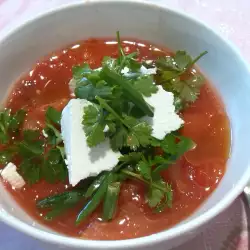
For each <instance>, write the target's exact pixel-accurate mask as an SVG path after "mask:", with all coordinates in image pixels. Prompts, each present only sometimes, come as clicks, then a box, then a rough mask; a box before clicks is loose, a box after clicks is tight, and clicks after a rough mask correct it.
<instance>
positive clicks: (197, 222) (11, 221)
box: [0, 0, 250, 249]
mask: <svg viewBox="0 0 250 250" xmlns="http://www.w3.org/2000/svg"><path fill="white" fill-rule="evenodd" d="M120 3H121V4H128V5H137V6H138V7H140V6H146V7H148V8H158V10H159V11H162V12H165V13H167V12H169V13H172V14H174V15H176V16H179V17H180V18H184V19H186V20H189V21H191V22H193V23H195V24H197V25H199V26H201V27H202V28H203V29H204V30H206V31H207V32H210V33H213V35H215V36H216V37H217V39H218V40H221V41H222V42H223V43H224V44H225V45H227V46H228V47H229V48H230V49H231V50H232V51H233V52H234V54H235V55H236V56H237V57H238V59H239V61H240V62H241V63H242V65H243V67H245V69H246V70H247V71H248V72H249V75H250V65H248V63H247V62H246V61H245V59H244V58H243V57H242V56H241V53H240V51H239V50H238V48H237V47H236V46H235V45H234V44H232V43H231V42H230V41H228V40H226V39H224V38H223V37H222V36H221V35H219V33H218V32H216V31H215V30H213V29H212V28H210V27H209V26H208V25H206V24H205V23H204V22H202V21H200V20H197V19H196V18H194V17H192V16H190V15H189V14H187V13H184V12H183V11H181V10H176V9H172V8H169V7H167V6H164V5H163V4H161V3H152V2H145V1H144V0H89V1H86V2H85V1H84V2H74V3H69V4H63V5H61V6H58V7H56V8H53V9H50V10H47V11H45V12H42V13H40V14H38V15H37V16H35V17H31V18H28V19H26V20H24V21H22V23H21V24H20V25H18V26H15V28H11V29H10V30H7V32H5V33H4V32H3V34H2V35H1V37H0V43H2V42H3V41H5V40H6V39H7V38H8V37H9V36H11V35H13V34H14V33H16V32H17V31H18V30H21V29H22V28H23V27H24V26H28V25H29V24H31V23H32V22H37V21H39V20H41V19H43V18H46V16H49V15H53V14H55V13H57V12H60V11H62V10H65V9H70V8H75V7H77V6H82V5H85V6H88V7H89V6H90V7H91V6H95V5H97V4H102V5H109V4H120ZM249 179H250V165H248V166H247V170H246V172H245V175H243V176H242V178H241V179H240V180H239V181H238V183H237V184H236V185H235V187H234V189H233V190H232V192H230V193H228V194H227V195H225V196H224V197H223V198H222V199H221V200H220V202H218V203H217V204H216V205H215V206H214V207H213V209H209V210H208V211H206V212H204V213H203V214H202V215H199V216H198V217H197V218H194V219H192V220H191V221H189V222H187V223H185V224H182V225H176V226H175V227H174V228H170V229H168V230H166V231H162V232H158V233H156V234H152V235H149V236H144V237H140V238H133V239H126V240H117V241H114V240H105V241H100V240H84V239H77V238H73V237H69V236H66V235H65V236H64V235H62V234H61V235H59V234H54V233H50V232H45V231H43V230H41V229H38V228H35V227H34V226H32V225H29V224H26V223H24V222H22V221H20V220H19V219H17V218H16V217H14V216H12V215H11V214H8V213H7V212H5V211H4V212H3V211H0V219H1V220H2V221H3V222H4V223H6V224H7V225H9V226H11V227H13V228H15V229H17V230H19V231H21V232H24V233H25V234H27V235H30V236H32V237H34V238H36V239H39V240H41V241H45V242H48V243H52V244H58V245H65V246H69V247H75V248H80V247H87V248H89V249H91V248H92V249H104V248H105V249H107V248H111V249H119V248H120V247H121V246H122V248H130V247H145V246H150V245H153V244H157V243H160V242H163V241H167V240H170V239H173V238H175V237H177V236H180V235H182V234H186V233H190V232H192V231H193V230H195V229H197V228H199V227H200V226H202V225H203V224H205V223H206V222H208V221H209V220H211V219H212V218H214V217H215V216H216V215H218V214H219V213H220V212H222V211H223V210H224V209H226V208H227V207H228V206H229V205H230V204H231V203H232V202H233V201H234V200H235V199H236V198H237V196H238V195H240V193H241V192H242V191H243V189H244V187H245V185H246V184H247V182H248V180H249ZM6 213H7V216H6ZM190 230H192V231H190Z"/></svg>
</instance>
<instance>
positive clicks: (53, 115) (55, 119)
mask: <svg viewBox="0 0 250 250" xmlns="http://www.w3.org/2000/svg"><path fill="white" fill-rule="evenodd" d="M61 116H62V112H60V111H57V110H56V109H54V108H53V107H48V109H47V111H46V114H45V117H46V121H47V122H49V123H54V124H57V125H60V122H61Z"/></svg>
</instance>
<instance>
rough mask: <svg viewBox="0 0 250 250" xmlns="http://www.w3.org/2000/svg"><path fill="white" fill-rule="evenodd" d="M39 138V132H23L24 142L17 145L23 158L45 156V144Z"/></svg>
mask: <svg viewBox="0 0 250 250" xmlns="http://www.w3.org/2000/svg"><path fill="white" fill-rule="evenodd" d="M39 136H40V133H39V131H38V130H25V131H24V132H23V141H20V142H18V143H16V145H17V147H18V151H19V153H20V154H21V156H23V157H34V156H39V155H42V154H43V152H44V147H43V145H44V142H43V141H42V140H39V139H38V138H39Z"/></svg>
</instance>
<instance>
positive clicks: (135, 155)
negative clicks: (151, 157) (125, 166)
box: [119, 152, 142, 163]
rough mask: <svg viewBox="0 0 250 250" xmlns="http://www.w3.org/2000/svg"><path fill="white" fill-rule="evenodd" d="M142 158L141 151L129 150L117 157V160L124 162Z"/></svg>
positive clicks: (134, 161)
mask: <svg viewBox="0 0 250 250" xmlns="http://www.w3.org/2000/svg"><path fill="white" fill-rule="evenodd" d="M141 158H142V153H141V152H130V153H128V154H125V155H122V156H120V157H119V161H122V162H126V163H137V162H138V161H140V160H141Z"/></svg>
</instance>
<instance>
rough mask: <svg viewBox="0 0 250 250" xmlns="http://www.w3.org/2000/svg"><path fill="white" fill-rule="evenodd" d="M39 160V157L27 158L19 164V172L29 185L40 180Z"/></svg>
mask: <svg viewBox="0 0 250 250" xmlns="http://www.w3.org/2000/svg"><path fill="white" fill-rule="evenodd" d="M39 161H40V159H39V158H38V159H36V158H33V159H27V160H24V161H23V162H22V163H21V165H20V168H19V172H20V174H21V175H22V177H23V178H24V179H25V181H26V182H27V183H28V184H29V185H33V184H35V183H37V182H38V181H39V180H40V173H41V168H40V164H41V163H40V162H39Z"/></svg>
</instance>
